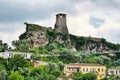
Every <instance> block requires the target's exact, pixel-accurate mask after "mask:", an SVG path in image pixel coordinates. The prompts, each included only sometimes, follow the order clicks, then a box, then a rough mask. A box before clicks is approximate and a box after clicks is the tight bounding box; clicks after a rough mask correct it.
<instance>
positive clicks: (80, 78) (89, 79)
mask: <svg viewBox="0 0 120 80" xmlns="http://www.w3.org/2000/svg"><path fill="white" fill-rule="evenodd" d="M96 79H97V75H95V74H94V73H86V74H81V73H80V72H76V73H74V80H96Z"/></svg>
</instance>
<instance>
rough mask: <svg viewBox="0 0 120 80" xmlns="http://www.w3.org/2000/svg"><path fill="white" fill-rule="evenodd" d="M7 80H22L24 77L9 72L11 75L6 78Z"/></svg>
mask: <svg viewBox="0 0 120 80" xmlns="http://www.w3.org/2000/svg"><path fill="white" fill-rule="evenodd" d="M8 80H24V77H23V76H22V75H20V74H19V72H18V71H15V72H14V71H11V74H10V75H9V76H8Z"/></svg>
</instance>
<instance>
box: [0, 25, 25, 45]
mask: <svg viewBox="0 0 120 80" xmlns="http://www.w3.org/2000/svg"><path fill="white" fill-rule="evenodd" d="M24 31H25V26H24V25H21V24H19V23H9V24H4V23H0V40H3V42H4V43H8V44H9V45H11V42H12V41H13V40H18V38H19V36H20V34H22V33H23V32H24Z"/></svg>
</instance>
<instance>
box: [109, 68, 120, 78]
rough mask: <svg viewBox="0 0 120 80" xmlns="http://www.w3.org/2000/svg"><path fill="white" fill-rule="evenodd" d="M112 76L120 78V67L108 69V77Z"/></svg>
mask: <svg viewBox="0 0 120 80" xmlns="http://www.w3.org/2000/svg"><path fill="white" fill-rule="evenodd" d="M110 75H115V76H118V77H120V66H119V67H116V68H112V69H108V70H107V76H110Z"/></svg>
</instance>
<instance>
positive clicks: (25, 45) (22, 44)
mask: <svg viewBox="0 0 120 80" xmlns="http://www.w3.org/2000/svg"><path fill="white" fill-rule="evenodd" d="M12 45H13V46H14V47H16V49H17V50H19V51H22V52H28V51H29V48H30V45H31V43H30V41H29V40H27V39H23V40H18V41H17V40H16V41H12Z"/></svg>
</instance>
